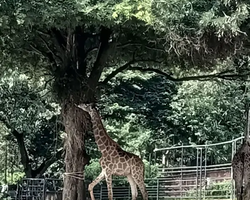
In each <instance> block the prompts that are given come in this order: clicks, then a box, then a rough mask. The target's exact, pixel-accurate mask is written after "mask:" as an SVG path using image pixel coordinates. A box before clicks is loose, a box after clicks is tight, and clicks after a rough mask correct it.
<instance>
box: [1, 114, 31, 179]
mask: <svg viewBox="0 0 250 200" xmlns="http://www.w3.org/2000/svg"><path fill="white" fill-rule="evenodd" d="M0 121H2V123H4V125H5V126H6V127H7V128H8V129H10V130H11V134H12V135H13V136H14V137H15V138H16V140H17V144H18V148H19V151H20V155H21V163H22V165H23V167H24V172H25V175H26V177H32V168H31V165H30V163H29V156H28V152H27V150H26V148H25V143H24V135H23V133H19V132H18V131H17V130H15V129H13V128H12V127H11V125H10V123H9V122H8V120H7V119H6V118H5V117H3V116H0Z"/></svg>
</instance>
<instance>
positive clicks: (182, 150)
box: [181, 147, 184, 199]
mask: <svg viewBox="0 0 250 200" xmlns="http://www.w3.org/2000/svg"><path fill="white" fill-rule="evenodd" d="M183 152H184V149H183V147H182V148H181V191H182V183H183V172H182V168H183ZM181 199H182V193H181Z"/></svg>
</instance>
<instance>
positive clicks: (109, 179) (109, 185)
mask: <svg viewBox="0 0 250 200" xmlns="http://www.w3.org/2000/svg"><path fill="white" fill-rule="evenodd" d="M105 177H106V183H107V188H108V198H109V200H113V189H112V174H111V173H107V174H106V176H105Z"/></svg>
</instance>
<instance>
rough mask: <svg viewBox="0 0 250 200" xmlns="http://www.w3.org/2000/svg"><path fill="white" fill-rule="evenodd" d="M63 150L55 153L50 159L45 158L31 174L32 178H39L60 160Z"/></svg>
mask: <svg viewBox="0 0 250 200" xmlns="http://www.w3.org/2000/svg"><path fill="white" fill-rule="evenodd" d="M62 153H63V149H61V150H59V151H57V152H56V154H55V155H52V156H51V157H50V158H47V159H46V160H45V161H44V162H43V163H42V164H41V165H40V166H39V167H38V168H37V169H36V170H34V171H33V172H32V175H33V177H36V178H39V177H41V176H42V175H43V174H44V172H46V170H47V169H48V168H49V167H50V166H51V165H52V164H53V163H54V162H56V161H57V160H58V159H60V158H61V156H62Z"/></svg>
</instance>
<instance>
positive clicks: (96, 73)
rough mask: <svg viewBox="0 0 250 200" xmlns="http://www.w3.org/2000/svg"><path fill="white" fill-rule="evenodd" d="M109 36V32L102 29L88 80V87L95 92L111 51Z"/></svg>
mask: <svg viewBox="0 0 250 200" xmlns="http://www.w3.org/2000/svg"><path fill="white" fill-rule="evenodd" d="M110 36H111V30H110V29H107V28H105V27H102V30H101V36H100V46H99V50H98V53H97V57H96V61H95V63H94V66H93V69H92V71H91V73H90V76H89V80H88V85H89V87H90V89H91V90H92V91H94V90H95V88H96V86H97V84H98V81H99V79H100V77H101V73H102V71H103V68H104V65H105V63H106V61H107V58H108V56H109V53H110V50H111V49H112V45H110V44H109V39H110Z"/></svg>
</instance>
